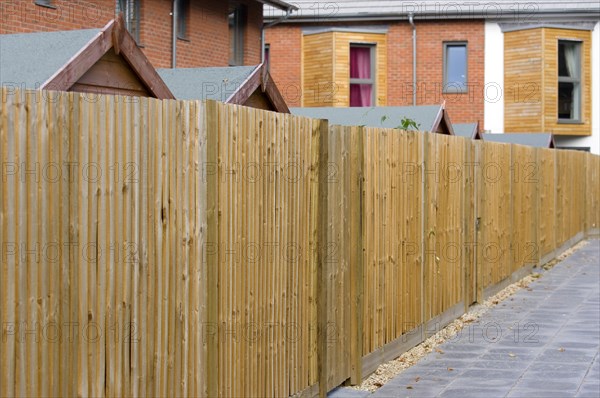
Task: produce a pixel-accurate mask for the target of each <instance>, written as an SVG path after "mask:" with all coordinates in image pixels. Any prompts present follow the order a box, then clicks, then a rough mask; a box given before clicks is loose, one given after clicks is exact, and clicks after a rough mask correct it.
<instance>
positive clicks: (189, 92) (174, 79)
mask: <svg viewBox="0 0 600 398" xmlns="http://www.w3.org/2000/svg"><path fill="white" fill-rule="evenodd" d="M259 66H260V65H259ZM257 67H258V66H256V65H253V66H229V67H214V68H176V69H157V70H156V71H157V72H158V74H159V75H160V77H161V78H162V79H163V81H164V82H165V83H166V85H167V86H168V87H169V89H170V90H171V92H172V93H173V95H174V96H175V98H177V99H187V100H204V99H212V100H217V101H222V102H225V101H226V100H227V99H228V98H229V97H230V96H231V95H232V94H234V93H235V92H236V91H237V90H238V89H239V88H240V87H241V86H242V85H243V83H244V82H246V80H247V79H248V78H249V77H250V75H251V74H252V72H254V70H255V69H256V68H257Z"/></svg>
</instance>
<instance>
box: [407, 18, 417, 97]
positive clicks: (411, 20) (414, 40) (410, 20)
mask: <svg viewBox="0 0 600 398" xmlns="http://www.w3.org/2000/svg"><path fill="white" fill-rule="evenodd" d="M408 23H409V24H410V26H412V31H413V35H412V58H413V106H416V105H417V27H416V26H415V21H414V14H413V13H412V12H411V13H410V14H408Z"/></svg>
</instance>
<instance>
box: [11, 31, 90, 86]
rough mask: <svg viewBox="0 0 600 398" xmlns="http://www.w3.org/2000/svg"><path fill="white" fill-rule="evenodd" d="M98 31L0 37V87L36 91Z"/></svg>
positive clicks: (22, 34)
mask: <svg viewBox="0 0 600 398" xmlns="http://www.w3.org/2000/svg"><path fill="white" fill-rule="evenodd" d="M99 32H100V29H84V30H69V31H60V32H39V33H19V34H10V35H0V84H1V85H2V86H7V85H14V86H18V87H20V88H29V89H37V88H39V87H40V86H41V85H42V84H43V83H44V82H46V81H47V80H48V79H49V78H50V77H52V75H54V74H55V73H56V72H57V71H58V70H59V69H60V68H61V67H63V66H64V65H65V64H66V63H67V62H68V61H69V60H70V59H71V58H72V57H73V56H74V55H75V54H77V53H78V52H79V50H81V49H82V48H83V47H84V46H85V45H86V44H87V43H88V42H89V41H91V40H92V39H93V38H94V36H96V35H97V34H98V33H99Z"/></svg>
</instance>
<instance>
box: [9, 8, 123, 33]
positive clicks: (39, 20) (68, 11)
mask: <svg viewBox="0 0 600 398" xmlns="http://www.w3.org/2000/svg"><path fill="white" fill-rule="evenodd" d="M52 6H53V8H49V7H42V6H39V5H36V4H35V2H34V1H33V0H12V1H11V0H9V1H1V2H0V34H6V33H26V32H50V31H57V30H73V29H86V28H101V27H103V26H104V25H106V23H107V22H108V21H110V20H111V19H112V18H114V15H115V0H94V1H77V0H76V1H64V0H55V1H52Z"/></svg>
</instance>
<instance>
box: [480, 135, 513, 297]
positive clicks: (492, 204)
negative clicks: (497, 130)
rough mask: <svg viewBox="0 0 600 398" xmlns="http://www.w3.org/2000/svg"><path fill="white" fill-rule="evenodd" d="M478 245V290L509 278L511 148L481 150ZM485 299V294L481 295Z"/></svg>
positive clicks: (492, 145)
mask: <svg viewBox="0 0 600 398" xmlns="http://www.w3.org/2000/svg"><path fill="white" fill-rule="evenodd" d="M482 152H483V153H482V157H481V159H482V162H481V166H480V167H481V175H482V177H481V178H482V183H481V184H480V185H479V186H478V191H479V192H478V193H477V194H478V195H481V201H480V202H481V207H480V209H479V213H478V218H479V220H480V221H479V227H480V228H481V236H482V240H481V242H478V262H480V265H479V267H480V270H481V277H480V284H479V285H480V286H479V288H483V289H484V290H485V289H486V288H491V287H493V286H496V285H497V284H498V283H499V282H501V281H502V280H505V279H506V278H507V277H509V276H510V274H511V269H512V265H511V255H510V247H511V241H512V238H511V236H512V200H511V196H512V195H511V188H512V186H511V179H512V175H511V146H510V145H508V144H500V143H494V142H487V143H485V145H484V146H483V147H482ZM485 295H487V294H485Z"/></svg>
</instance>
